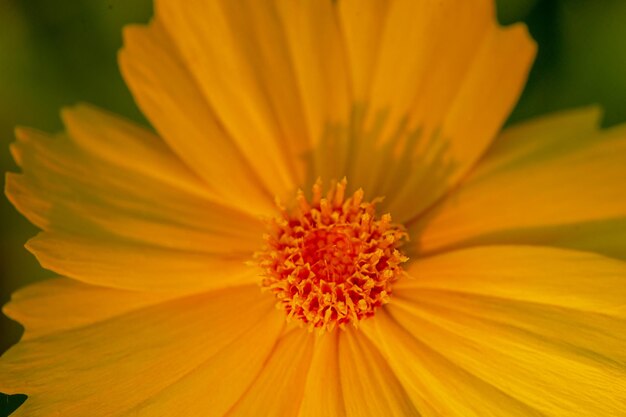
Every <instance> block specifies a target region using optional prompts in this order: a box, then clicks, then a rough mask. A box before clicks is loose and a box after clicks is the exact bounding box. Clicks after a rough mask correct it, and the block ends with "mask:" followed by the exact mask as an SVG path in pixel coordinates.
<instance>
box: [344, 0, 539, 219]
mask: <svg viewBox="0 0 626 417" xmlns="http://www.w3.org/2000/svg"><path fill="white" fill-rule="evenodd" d="M351 7H353V10H352V11H351V13H355V12H356V11H359V10H360V9H359V7H360V8H362V9H364V10H365V14H366V15H367V9H368V6H363V5H361V6H354V5H351ZM381 7H383V6H382V5H381ZM344 14H345V15H347V16H348V17H349V16H350V12H345V13H344ZM381 19H384V22H383V23H382V25H383V27H384V30H383V33H382V35H381V41H380V42H381V43H380V45H378V48H379V52H378V58H377V60H376V65H377V66H376V70H375V72H374V74H373V75H372V77H373V81H372V87H371V91H370V92H369V96H368V97H366V98H364V99H362V100H363V102H362V103H361V107H365V109H366V112H367V115H366V116H365V122H364V130H363V131H362V132H359V135H360V136H362V138H361V140H359V141H358V142H357V143H355V150H354V152H355V153H354V155H353V159H354V161H353V163H352V169H351V171H350V173H349V174H348V178H349V179H351V180H354V181H355V182H356V183H357V184H358V185H359V186H362V187H363V188H364V189H365V190H366V192H367V193H369V194H370V195H383V196H386V198H387V200H386V201H385V202H384V203H383V204H382V205H383V206H384V207H383V209H384V210H385V211H390V212H391V213H393V214H394V218H395V219H396V220H398V221H401V222H403V221H406V220H409V219H411V218H412V217H413V216H415V215H417V214H419V213H420V212H421V211H422V210H424V209H425V208H426V207H428V206H429V205H431V204H432V203H433V202H434V201H435V200H436V199H438V198H439V197H440V196H441V195H442V194H443V193H444V192H445V191H446V190H447V189H449V188H450V187H451V185H453V184H454V183H455V182H456V181H458V180H459V178H460V177H461V176H462V175H464V174H465V173H466V172H467V170H469V169H470V168H471V167H472V166H473V165H474V163H475V162H476V160H477V159H478V158H479V157H480V156H481V155H482V153H483V152H484V151H485V149H486V148H487V147H488V145H489V144H490V143H491V141H492V139H493V138H494V137H495V135H496V133H497V131H498V130H499V128H500V127H501V126H502V124H503V122H504V120H505V119H506V117H507V116H508V114H509V112H510V110H511V109H512V107H513V105H514V104H515V102H516V100H517V98H518V96H519V94H520V92H521V89H522V87H523V85H524V82H525V79H526V75H527V72H528V69H529V67H530V63H531V61H532V58H533V56H534V53H535V45H534V44H533V42H532V40H531V39H530V37H529V36H528V33H527V31H526V30H525V28H524V27H522V26H513V27H510V28H505V29H502V28H500V27H498V26H497V24H496V20H495V16H494V13H493V10H492V7H491V6H490V2H479V1H476V2H474V1H469V2H468V1H450V2H439V3H437V2H416V1H410V0H400V1H396V2H393V3H392V4H390V6H389V10H388V12H387V13H386V14H381ZM380 25H381V24H380V23H371V24H370V30H374V31H376V30H379V26H380ZM353 26H354V27H355V29H354V30H359V28H358V27H356V26H355V25H353V24H352V25H350V24H349V25H348V28H350V27H353ZM361 30H362V29H361ZM353 37H354V38H355V40H353V42H351V43H349V45H352V46H348V50H353V49H355V48H358V45H356V44H354V43H358V42H359V41H360V39H361V38H362V36H353ZM346 38H347V39H348V40H349V41H350V38H351V36H350V35H346ZM376 47H377V46H376V43H374V45H373V46H372V48H373V50H374V51H375V50H376ZM362 55H364V54H360V55H358V56H362ZM355 56H357V55H355ZM364 59H371V57H370V55H368V54H366V57H365V58H364ZM351 64H352V68H354V67H356V66H357V65H364V66H366V65H368V64H369V65H371V63H361V62H352V63H351Z"/></svg>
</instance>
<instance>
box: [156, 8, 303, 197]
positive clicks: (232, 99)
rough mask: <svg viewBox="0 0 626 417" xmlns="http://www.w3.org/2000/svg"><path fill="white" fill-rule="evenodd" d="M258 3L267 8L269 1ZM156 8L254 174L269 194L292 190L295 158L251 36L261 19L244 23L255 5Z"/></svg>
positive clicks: (266, 69)
mask: <svg viewBox="0 0 626 417" xmlns="http://www.w3.org/2000/svg"><path fill="white" fill-rule="evenodd" d="M262 5H263V6H264V7H269V3H267V2H262ZM155 8H156V19H157V20H158V21H159V22H160V23H162V24H163V26H164V27H165V28H166V30H167V32H168V33H169V34H170V36H171V38H172V41H173V44H174V45H175V46H176V48H177V49H178V51H179V52H180V56H181V57H182V59H183V62H184V65H185V66H186V67H187V68H188V70H189V71H190V73H191V74H192V76H193V77H194V79H195V80H196V81H197V84H198V86H199V88H200V91H202V93H203V94H204V96H205V97H206V100H207V101H208V102H209V104H210V106H211V108H212V109H213V111H214V113H215V115H216V118H217V119H218V120H219V122H220V123H221V125H222V126H223V127H224V129H225V131H226V132H227V134H228V135H229V136H230V137H231V138H232V140H233V142H234V143H235V144H237V146H238V148H239V150H240V151H241V153H242V154H243V155H244V157H245V158H246V159H247V160H248V161H249V163H250V164H251V165H252V167H253V168H254V170H255V172H256V175H258V177H259V178H260V179H261V181H262V182H263V183H264V184H265V185H266V187H267V188H268V190H269V191H270V192H271V194H272V195H279V196H284V195H286V194H287V193H288V192H289V191H291V190H295V188H296V187H297V186H298V185H299V184H298V183H297V179H298V178H297V173H296V168H295V166H294V165H293V162H294V161H295V160H296V158H297V157H298V155H293V154H289V152H288V151H289V148H288V147H286V146H285V141H283V140H282V134H283V132H282V131H281V125H280V120H281V115H278V116H277V112H276V111H275V110H274V108H273V102H272V99H271V98H270V97H271V92H272V90H271V89H272V87H273V85H272V84H270V85H266V84H265V83H264V80H263V75H264V74H270V71H272V70H273V69H272V68H270V67H268V66H267V65H268V63H266V62H264V61H263V60H262V53H263V51H265V50H266V49H265V48H264V47H262V46H260V45H259V41H264V40H265V39H263V38H260V39H258V38H257V37H255V34H254V29H255V27H254V26H255V24H260V23H261V20H260V19H259V16H255V18H254V19H253V20H252V21H251V23H249V22H246V20H245V15H246V14H247V12H250V13H253V12H254V10H255V9H256V7H233V5H232V4H231V3H230V2H226V1H212V2H202V1H188V2H185V3H184V4H183V3H180V2H175V1H169V0H164V1H157V2H156V5H155ZM266 47H267V45H266ZM287 64H288V63H283V65H287ZM259 65H262V67H261V68H263V69H259ZM293 93H295V91H294V92H293ZM180 104H181V105H184V104H185V103H184V102H181V103H180ZM281 104H282V105H287V104H288V102H287V101H281ZM283 111H286V110H283ZM282 120H284V118H282ZM287 143H289V142H287Z"/></svg>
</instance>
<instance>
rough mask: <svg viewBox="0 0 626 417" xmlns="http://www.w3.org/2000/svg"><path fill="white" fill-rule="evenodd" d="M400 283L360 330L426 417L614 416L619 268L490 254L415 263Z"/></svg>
mask: <svg viewBox="0 0 626 417" xmlns="http://www.w3.org/2000/svg"><path fill="white" fill-rule="evenodd" d="M512 265H514V267H512ZM409 275H410V276H411V278H407V279H405V280H404V281H402V282H400V283H398V285H397V286H396V287H395V294H394V302H393V303H390V304H389V305H388V306H386V307H385V312H384V313H382V314H381V315H380V317H379V315H377V317H376V320H372V321H371V323H368V324H367V326H364V330H365V332H366V333H367V334H368V335H369V336H370V337H371V338H372V339H373V340H374V341H375V343H376V344H377V346H379V347H381V349H382V350H383V352H384V354H385V357H386V358H387V359H388V360H389V363H390V366H391V367H392V369H393V370H394V372H395V373H396V375H397V376H398V378H399V379H400V381H401V382H402V384H403V386H404V387H405V389H407V392H409V394H410V395H411V397H412V398H413V399H414V400H415V401H416V403H418V404H420V402H422V403H423V402H426V403H427V404H426V405H427V407H429V408H432V412H434V413H435V414H434V415H447V414H450V415H464V416H465V415H468V416H474V415H475V416H484V415H493V416H496V415H501V413H502V410H506V412H507V415H509V414H510V415H516V416H539V415H541V416H555V417H556V416H559V417H561V416H581V417H582V416H590V415H607V416H608V415H615V416H617V415H619V413H620V412H621V410H624V407H625V406H626V389H625V388H626V355H625V353H624V349H623V348H624V346H625V344H626V339H625V338H624V335H625V334H626V304H625V303H624V300H626V293H625V290H624V288H626V286H625V285H624V283H625V282H626V266H624V264H623V262H621V261H616V260H613V259H609V258H605V257H602V256H599V255H593V254H589V253H583V252H574V251H567V250H561V249H553V248H537V247H524V246H510V247H506V246H502V247H497V246H495V247H481V248H475V249H466V250H462V251H457V252H450V253H448V254H443V255H440V256H437V257H433V258H428V259H424V260H420V261H417V262H415V263H414V264H413V266H412V268H410V270H409ZM432 412H431V414H432ZM437 413H438V414H437ZM427 415H428V414H427Z"/></svg>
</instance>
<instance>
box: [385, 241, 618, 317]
mask: <svg viewBox="0 0 626 417" xmlns="http://www.w3.org/2000/svg"><path fill="white" fill-rule="evenodd" d="M407 273H408V275H409V276H410V277H411V279H405V280H401V281H399V282H398V283H397V284H396V285H395V286H394V290H396V289H397V290H398V291H399V292H400V291H403V290H405V289H411V288H419V289H434V290H441V291H452V292H462V293H467V294H478V295H487V296H491V297H499V298H505V299H510V300H518V301H527V302H533V303H539V304H547V305H555V306H559V307H563V308H570V309H574V310H580V311H588V312H595V313H601V314H610V315H616V316H620V317H626V303H625V302H624V301H625V300H626V285H624V284H625V283H626V264H624V263H623V262H621V261H617V260H614V259H610V258H605V257H603V256H599V255H595V254H592V253H586V252H577V251H570V250H564V249H556V248H547V247H532V246H504V245H503V246H491V247H476V248H469V249H464V250H459V251H455V252H450V253H446V254H443V255H439V256H433V257H431V258H425V259H420V260H417V261H415V262H413V263H412V264H411V265H410V267H409V269H408V271H407Z"/></svg>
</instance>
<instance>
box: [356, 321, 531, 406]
mask: <svg viewBox="0 0 626 417" xmlns="http://www.w3.org/2000/svg"><path fill="white" fill-rule="evenodd" d="M363 331H364V332H365V333H366V334H367V335H368V337H370V338H371V339H372V340H373V341H374V343H375V344H376V345H377V346H378V347H379V348H380V349H381V351H382V352H383V355H384V356H385V358H386V360H387V361H388V363H389V366H390V367H391V369H392V370H393V372H394V373H395V374H396V376H397V377H398V380H399V381H400V382H401V383H402V386H403V387H404V389H405V390H406V392H407V394H408V395H409V397H410V398H411V400H412V401H413V403H414V404H415V405H416V407H417V409H418V410H419V412H420V415H421V416H424V417H440V416H462V417H500V416H502V413H503V412H504V410H506V416H507V417H508V416H511V417H531V416H532V417H538V416H539V415H540V414H538V412H537V411H536V410H535V409H533V407H532V404H524V403H522V402H520V401H519V400H516V399H515V398H513V397H511V396H509V395H508V394H506V393H505V392H503V391H501V390H499V389H497V388H495V387H494V386H492V385H490V384H488V383H486V382H485V381H483V380H481V379H480V378H478V377H476V376H475V375H472V374H471V373H469V372H467V371H465V370H464V369H462V368H460V367H459V366H457V365H456V364H455V363H454V362H451V361H450V360H449V359H447V358H446V356H445V353H442V352H438V351H437V350H435V349H433V348H432V347H430V346H428V345H427V344H425V343H424V342H423V341H422V340H421V339H420V337H419V335H414V334H412V333H411V332H410V331H407V330H406V329H405V328H403V327H402V326H401V325H400V324H399V323H398V321H397V320H396V319H395V318H394V317H393V316H391V315H389V313H388V312H387V311H386V310H383V311H380V312H378V313H377V314H376V318H375V319H374V320H370V321H369V322H368V323H366V324H365V325H364V326H363ZM447 349H455V346H454V345H452V344H451V345H449V346H448V347H447Z"/></svg>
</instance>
